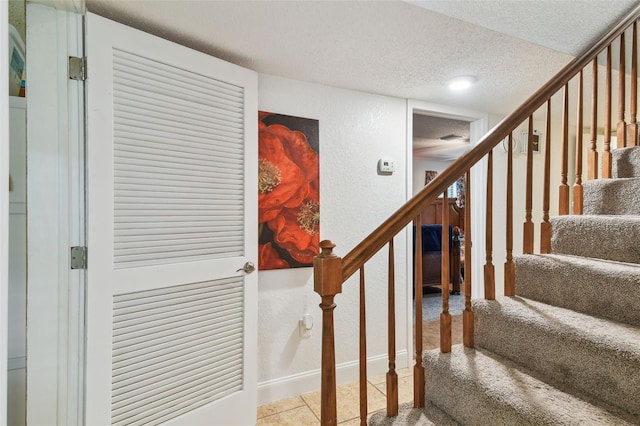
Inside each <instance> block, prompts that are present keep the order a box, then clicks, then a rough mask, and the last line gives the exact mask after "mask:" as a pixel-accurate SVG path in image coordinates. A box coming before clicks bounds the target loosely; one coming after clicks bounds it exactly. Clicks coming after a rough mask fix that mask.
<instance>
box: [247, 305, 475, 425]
mask: <svg viewBox="0 0 640 426" xmlns="http://www.w3.org/2000/svg"><path fill="white" fill-rule="evenodd" d="M452 329H453V330H452V335H453V344H458V343H461V342H462V316H454V317H452ZM439 330H440V322H439V321H431V322H427V323H424V326H423V333H422V336H423V339H422V341H423V346H424V349H425V350H429V349H435V348H438V347H439V344H440V334H439ZM412 372H413V368H405V369H402V370H398V371H397V374H398V401H399V403H400V404H402V403H404V402H410V401H412V400H413V375H412ZM385 395H386V377H385V375H384V374H382V375H379V376H375V377H370V378H369V379H368V381H367V402H368V412H369V414H372V413H375V412H377V411H380V410H384V409H385V407H386V399H385ZM336 400H337V404H338V424H340V425H343V426H354V425H359V424H360V419H359V416H360V402H359V386H358V383H357V382H354V383H347V384H344V385H341V386H338V388H337V389H336ZM318 424H320V392H319V391H318V392H311V393H307V394H304V395H300V396H296V397H295V398H289V399H284V400H281V401H276V402H272V403H270V404H265V405H262V406H260V407H258V426H307V425H308V426H315V425H318Z"/></svg>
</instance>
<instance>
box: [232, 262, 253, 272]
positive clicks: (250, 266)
mask: <svg viewBox="0 0 640 426" xmlns="http://www.w3.org/2000/svg"><path fill="white" fill-rule="evenodd" d="M255 270H256V265H254V264H253V263H252V262H247V263H245V264H244V266H243V267H242V268H240V269H238V270H237V271H236V272H240V271H244V273H245V274H250V273H252V272H253V271H255Z"/></svg>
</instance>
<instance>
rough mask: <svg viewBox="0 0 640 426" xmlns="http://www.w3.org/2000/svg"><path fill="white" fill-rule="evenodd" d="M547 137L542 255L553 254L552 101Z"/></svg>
mask: <svg viewBox="0 0 640 426" xmlns="http://www.w3.org/2000/svg"><path fill="white" fill-rule="evenodd" d="M545 132H546V134H547V137H546V138H545V144H544V189H543V193H542V223H541V224H540V253H542V254H547V253H551V223H550V222H549V202H550V192H551V99H549V100H548V101H547V117H546V123H545Z"/></svg>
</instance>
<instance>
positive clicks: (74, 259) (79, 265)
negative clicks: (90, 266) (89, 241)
mask: <svg viewBox="0 0 640 426" xmlns="http://www.w3.org/2000/svg"><path fill="white" fill-rule="evenodd" d="M71 269H87V248H86V247H80V246H77V247H71Z"/></svg>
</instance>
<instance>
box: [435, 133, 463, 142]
mask: <svg viewBox="0 0 640 426" xmlns="http://www.w3.org/2000/svg"><path fill="white" fill-rule="evenodd" d="M440 139H442V140H443V141H452V140H454V139H462V136H460V135H455V134H453V133H452V134H450V135H446V136H442V137H441V138H440Z"/></svg>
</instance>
